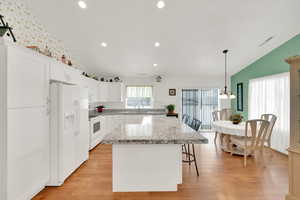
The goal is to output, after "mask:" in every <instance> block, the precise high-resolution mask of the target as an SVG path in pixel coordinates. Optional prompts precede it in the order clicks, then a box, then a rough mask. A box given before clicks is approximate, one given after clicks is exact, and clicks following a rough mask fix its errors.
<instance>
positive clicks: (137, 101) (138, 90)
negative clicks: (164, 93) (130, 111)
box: [126, 86, 153, 108]
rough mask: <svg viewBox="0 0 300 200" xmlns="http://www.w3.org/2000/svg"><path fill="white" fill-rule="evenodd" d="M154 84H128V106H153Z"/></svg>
mask: <svg viewBox="0 0 300 200" xmlns="http://www.w3.org/2000/svg"><path fill="white" fill-rule="evenodd" d="M152 90H153V88H152V86H127V89H126V96H127V98H126V108H152V104H153V99H152V98H153V97H152V95H153V94H152V93H153V92H152Z"/></svg>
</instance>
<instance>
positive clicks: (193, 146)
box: [192, 144, 199, 176]
mask: <svg viewBox="0 0 300 200" xmlns="http://www.w3.org/2000/svg"><path fill="white" fill-rule="evenodd" d="M192 148H193V155H194V156H193V157H194V163H195V168H196V172H197V176H199V171H198V166H197V159H196V153H195V145H194V144H192Z"/></svg>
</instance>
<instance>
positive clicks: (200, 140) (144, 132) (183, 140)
mask: <svg viewBox="0 0 300 200" xmlns="http://www.w3.org/2000/svg"><path fill="white" fill-rule="evenodd" d="M119 123H120V124H119V125H118V126H117V127H116V128H115V129H113V130H112V131H111V132H109V133H107V134H106V136H105V137H104V139H103V141H102V143H104V144H206V143H208V140H207V139H206V138H205V137H204V136H202V135H201V134H200V133H199V132H196V131H194V130H192V129H191V128H190V127H188V126H187V125H185V124H182V123H180V121H179V120H178V119H177V118H173V117H166V116H158V115H152V116H151V115H136V116H132V117H130V120H128V116H127V117H126V116H124V117H123V118H122V117H121V119H120V122H119Z"/></svg>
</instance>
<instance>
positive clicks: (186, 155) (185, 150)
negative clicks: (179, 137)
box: [183, 144, 188, 160]
mask: <svg viewBox="0 0 300 200" xmlns="http://www.w3.org/2000/svg"><path fill="white" fill-rule="evenodd" d="M183 146H184V152H185V159H186V160H187V159H188V154H187V153H188V152H187V149H186V145H185V144H184V145H183Z"/></svg>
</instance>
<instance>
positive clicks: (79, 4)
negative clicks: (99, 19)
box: [78, 0, 87, 9]
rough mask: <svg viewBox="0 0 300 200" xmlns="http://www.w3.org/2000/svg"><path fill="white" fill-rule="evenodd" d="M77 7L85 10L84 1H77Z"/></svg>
mask: <svg viewBox="0 0 300 200" xmlns="http://www.w3.org/2000/svg"><path fill="white" fill-rule="evenodd" d="M78 6H79V7H80V8H83V9H85V8H87V5H86V3H85V2H84V1H82V0H80V1H78Z"/></svg>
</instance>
